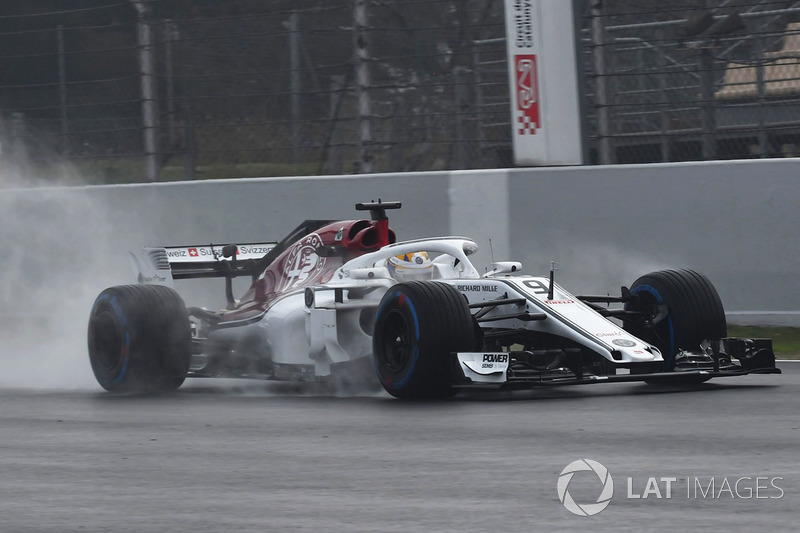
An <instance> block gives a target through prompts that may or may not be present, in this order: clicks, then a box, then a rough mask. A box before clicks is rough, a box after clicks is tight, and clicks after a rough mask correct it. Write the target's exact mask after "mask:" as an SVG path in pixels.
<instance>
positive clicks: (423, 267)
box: [386, 252, 433, 281]
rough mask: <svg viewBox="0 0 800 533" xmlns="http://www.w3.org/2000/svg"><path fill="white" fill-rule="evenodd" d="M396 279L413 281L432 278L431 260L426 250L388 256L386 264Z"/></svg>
mask: <svg viewBox="0 0 800 533" xmlns="http://www.w3.org/2000/svg"><path fill="white" fill-rule="evenodd" d="M386 266H387V267H388V269H389V272H390V273H391V274H392V277H394V278H395V279H396V280H398V281H413V280H418V279H431V278H433V261H431V260H430V259H429V258H428V252H413V253H410V254H400V255H396V256H394V257H390V258H389V261H388V263H387V265H386Z"/></svg>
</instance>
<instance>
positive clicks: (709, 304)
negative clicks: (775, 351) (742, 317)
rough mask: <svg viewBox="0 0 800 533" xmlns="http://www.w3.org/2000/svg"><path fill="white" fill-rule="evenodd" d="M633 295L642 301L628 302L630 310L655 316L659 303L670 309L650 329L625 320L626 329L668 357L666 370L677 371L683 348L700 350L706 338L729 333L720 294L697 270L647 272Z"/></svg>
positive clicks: (639, 281)
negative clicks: (656, 347)
mask: <svg viewBox="0 0 800 533" xmlns="http://www.w3.org/2000/svg"><path fill="white" fill-rule="evenodd" d="M631 294H634V295H636V296H638V297H639V302H638V303H635V304H627V305H626V306H625V308H626V309H628V310H630V311H639V312H644V313H645V314H648V313H649V314H650V315H652V316H655V315H656V313H657V309H658V306H664V305H666V307H667V309H668V314H667V315H666V316H664V317H662V318H661V319H660V320H659V321H658V322H657V323H654V324H653V325H652V327H649V328H643V327H642V326H641V324H640V323H639V322H638V321H634V320H628V321H626V323H625V329H626V330H628V331H630V332H631V333H632V334H634V335H636V336H638V337H639V338H641V339H643V340H647V341H649V342H651V343H653V344H655V345H656V346H658V348H659V350H661V353H662V354H663V356H664V367H663V368H662V369H661V370H663V371H666V372H669V371H671V370H673V368H674V366H675V355H676V354H677V353H678V351H679V350H681V349H684V350H699V349H700V343H702V342H703V341H704V340H719V339H721V338H723V337H725V336H727V331H728V327H727V322H726V320H725V310H724V309H723V306H722V301H721V300H720V297H719V294H718V293H717V290H716V289H715V288H714V286H713V285H712V284H711V282H710V281H709V280H708V278H706V277H705V276H704V275H703V274H700V273H698V272H695V271H694V270H688V269H680V270H660V271H657V272H651V273H649V274H645V275H644V276H642V277H640V278H639V279H637V280H636V281H635V282H634V283H633V285H631Z"/></svg>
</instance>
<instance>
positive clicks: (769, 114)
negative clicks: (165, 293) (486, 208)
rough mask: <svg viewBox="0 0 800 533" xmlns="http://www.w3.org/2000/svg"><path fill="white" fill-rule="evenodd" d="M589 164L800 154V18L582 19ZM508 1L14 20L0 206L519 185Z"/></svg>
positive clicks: (105, 3) (126, 9)
mask: <svg viewBox="0 0 800 533" xmlns="http://www.w3.org/2000/svg"><path fill="white" fill-rule="evenodd" d="M575 4H576V11H577V15H578V17H579V20H580V27H581V30H580V34H579V35H577V36H576V38H577V39H579V42H580V43H581V47H580V51H581V61H580V63H581V67H582V69H583V71H584V76H583V78H584V80H585V87H584V98H585V104H586V105H585V109H586V110H587V116H586V117H585V119H586V120H585V126H586V127H585V130H586V135H587V144H588V146H589V149H590V150H589V153H590V158H591V159H590V161H589V162H590V163H600V164H607V163H633V162H661V161H686V160H709V159H738V158H751V157H780V156H791V155H796V154H798V153H800V64H799V63H800V23H798V22H796V21H798V20H800V18H799V16H800V2H791V1H781V2H775V1H767V0H736V1H734V0H703V1H700V0H696V1H694V0H693V1H689V0H685V1H675V2H670V3H667V4H665V3H664V2H655V1H652V0H636V1H633V0H618V1H615V2H602V3H601V2H599V1H598V0H576V2H575ZM502 10H503V2H502V1H501V0H424V1H423V0H381V1H377V0H325V1H321V0H259V1H256V0H227V1H225V2H219V1H211V0H127V1H123V0H35V1H30V2H19V3H4V4H3V5H2V6H0V186H3V185H6V186H7V185H9V184H10V185H14V184H17V183H19V181H18V180H15V179H14V178H13V176H15V175H24V176H32V175H35V176H42V177H44V178H46V179H52V178H53V177H54V176H57V175H63V174H65V172H66V173H70V172H71V173H72V174H74V175H77V176H79V180H80V181H83V182H89V183H118V182H130V181H146V180H150V181H155V180H161V181H169V180H177V179H203V178H216V177H251V176H275V175H281V176H289V175H326V174H349V173H365V172H404V171H418V170H437V169H473V168H498V167H508V166H511V165H512V157H511V143H510V123H509V122H510V121H509V118H510V109H509V92H508V90H509V89H508V72H507V66H506V52H505V38H504V35H505V28H504V17H503V11H502Z"/></svg>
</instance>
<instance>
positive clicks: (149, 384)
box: [88, 285, 192, 393]
mask: <svg viewBox="0 0 800 533" xmlns="http://www.w3.org/2000/svg"><path fill="white" fill-rule="evenodd" d="M191 342H192V341H191V330H190V325H189V315H188V313H187V312H186V306H185V305H184V303H183V299H181V297H180V296H179V295H178V293H177V292H175V291H174V290H173V289H171V288H169V287H164V286H160V285H121V286H117V287H110V288H108V289H106V290H104V291H103V292H101V293H100V295H99V296H98V297H97V299H96V300H95V302H94V305H93V306H92V311H91V314H90V315H89V331H88V345H89V362H90V363H91V365H92V371H93V372H94V375H95V378H97V382H98V383H100V385H101V386H102V387H103V388H104V389H106V390H108V391H111V392H130V393H154V392H166V391H172V390H175V389H177V388H178V387H180V386H181V384H182V383H183V381H184V379H185V378H186V373H187V372H188V370H189V361H190V358H191Z"/></svg>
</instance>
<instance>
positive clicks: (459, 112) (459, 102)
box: [453, 67, 469, 170]
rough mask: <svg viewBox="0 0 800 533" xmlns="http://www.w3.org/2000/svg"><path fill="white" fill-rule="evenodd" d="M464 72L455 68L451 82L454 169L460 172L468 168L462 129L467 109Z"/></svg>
mask: <svg viewBox="0 0 800 533" xmlns="http://www.w3.org/2000/svg"><path fill="white" fill-rule="evenodd" d="M466 72H467V69H465V68H464V67H455V68H454V69H453V80H454V81H455V84H454V85H455V95H454V96H455V105H456V146H455V152H456V157H455V160H456V161H455V163H456V164H455V168H456V170H462V169H465V168H469V163H468V161H467V159H468V157H467V147H466V144H465V143H466V137H465V135H464V128H465V127H466V124H465V122H466V117H465V116H464V115H465V111H466V109H467V108H468V107H469V104H468V102H467V95H466V87H465V84H466V79H465V78H466Z"/></svg>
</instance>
